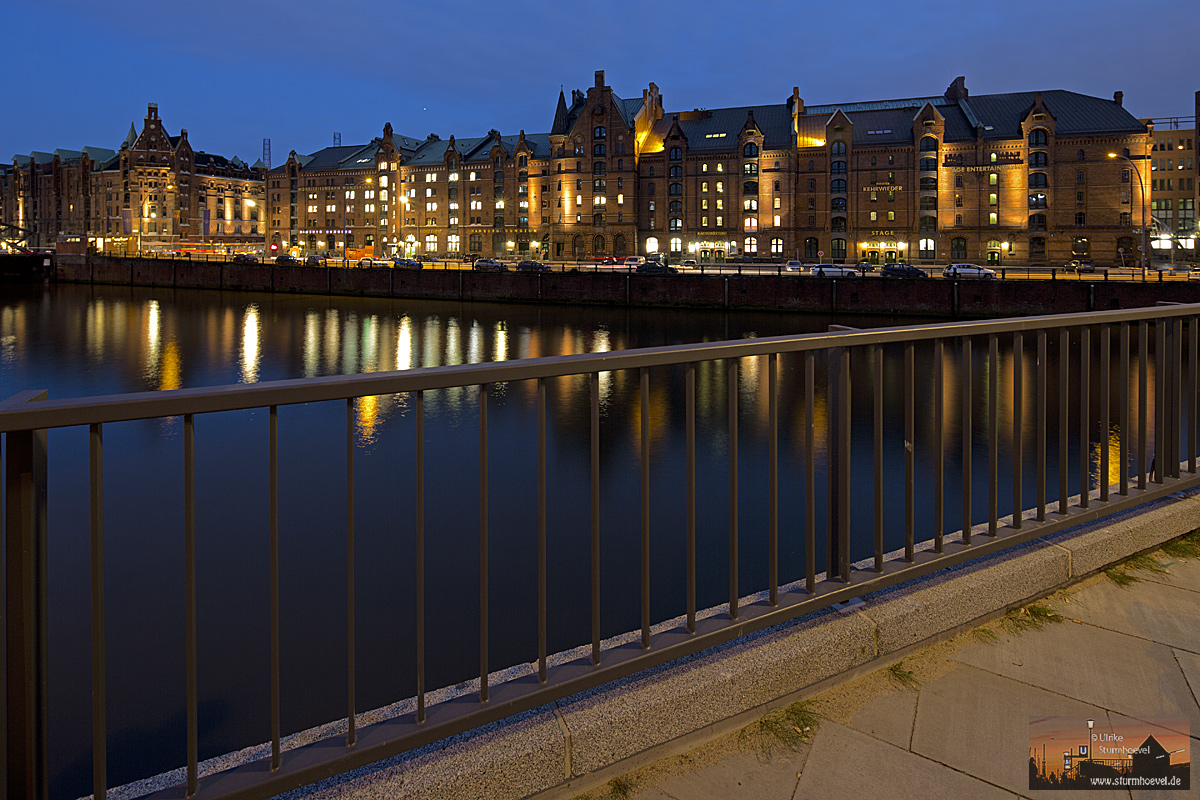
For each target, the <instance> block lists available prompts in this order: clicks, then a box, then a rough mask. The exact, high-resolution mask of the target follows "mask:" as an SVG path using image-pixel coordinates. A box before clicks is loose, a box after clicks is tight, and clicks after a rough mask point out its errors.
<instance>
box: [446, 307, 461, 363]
mask: <svg viewBox="0 0 1200 800" xmlns="http://www.w3.org/2000/svg"><path fill="white" fill-rule="evenodd" d="M459 334H460V331H459V328H458V320H457V319H454V318H453V317H451V318H450V319H448V320H446V350H445V352H444V354H443V358H442V363H443V364H445V365H446V366H448V367H449V366H454V365H455V364H461V363H462V350H461V347H462V345H461V343H460V339H461V337H460V335H459Z"/></svg>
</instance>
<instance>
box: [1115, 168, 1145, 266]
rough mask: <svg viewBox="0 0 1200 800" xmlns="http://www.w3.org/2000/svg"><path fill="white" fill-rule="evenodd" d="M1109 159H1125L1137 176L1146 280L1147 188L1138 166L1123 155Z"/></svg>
mask: <svg viewBox="0 0 1200 800" xmlns="http://www.w3.org/2000/svg"><path fill="white" fill-rule="evenodd" d="M1108 157H1109V158H1123V159H1125V160H1126V161H1128V162H1129V166H1131V167H1133V172H1134V174H1135V175H1137V179H1138V188H1139V189H1140V190H1141V193H1142V280H1143V281H1144V280H1146V186H1145V184H1143V183H1142V171H1141V170H1140V169H1138V167H1137V164H1135V163H1133V161H1132V160H1131V159H1130V158H1129V156H1127V155H1124V154H1122V153H1109V154H1108Z"/></svg>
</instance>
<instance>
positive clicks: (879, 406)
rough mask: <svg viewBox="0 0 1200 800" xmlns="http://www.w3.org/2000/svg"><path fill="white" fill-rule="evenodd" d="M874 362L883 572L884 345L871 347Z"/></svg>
mask: <svg viewBox="0 0 1200 800" xmlns="http://www.w3.org/2000/svg"><path fill="white" fill-rule="evenodd" d="M871 355H872V357H873V360H874V362H875V364H874V367H875V369H874V381H873V382H874V384H875V386H874V389H875V391H874V395H875V396H874V401H875V430H874V440H875V452H874V458H873V464H872V466H873V472H874V475H875V571H876V572H883V345H881V344H877V345H874V346H873V347H872V348H871Z"/></svg>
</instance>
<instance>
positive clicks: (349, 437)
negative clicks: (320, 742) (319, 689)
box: [346, 397, 358, 747]
mask: <svg viewBox="0 0 1200 800" xmlns="http://www.w3.org/2000/svg"><path fill="white" fill-rule="evenodd" d="M354 399H355V398H353V397H347V398H346V746H347V747H353V746H354V743H355V742H356V741H358V732H357V730H356V728H355V725H354V706H355V697H354V689H355V682H354V678H355V673H356V672H357V668H356V665H355V658H354V651H355V650H356V649H357V648H356V646H355V641H354V636H355V630H354V595H355V591H354Z"/></svg>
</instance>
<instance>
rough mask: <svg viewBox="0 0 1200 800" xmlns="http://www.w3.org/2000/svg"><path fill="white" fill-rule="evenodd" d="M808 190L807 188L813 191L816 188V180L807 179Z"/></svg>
mask: <svg viewBox="0 0 1200 800" xmlns="http://www.w3.org/2000/svg"><path fill="white" fill-rule="evenodd" d="M808 190H809V191H810V192H815V191H816V190H817V182H816V181H814V180H812V179H809V181H808Z"/></svg>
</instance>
